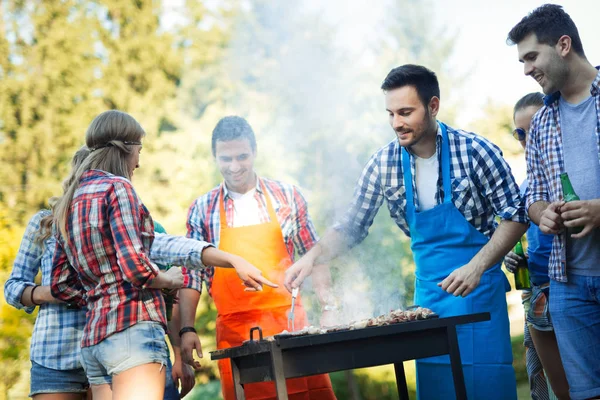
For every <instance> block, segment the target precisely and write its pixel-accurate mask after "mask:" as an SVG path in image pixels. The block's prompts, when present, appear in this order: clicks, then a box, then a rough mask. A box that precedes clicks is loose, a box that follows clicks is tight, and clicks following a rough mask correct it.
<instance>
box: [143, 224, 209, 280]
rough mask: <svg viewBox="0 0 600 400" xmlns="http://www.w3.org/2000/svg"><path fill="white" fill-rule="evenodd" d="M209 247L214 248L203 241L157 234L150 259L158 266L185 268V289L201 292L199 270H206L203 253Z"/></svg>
mask: <svg viewBox="0 0 600 400" xmlns="http://www.w3.org/2000/svg"><path fill="white" fill-rule="evenodd" d="M207 247H214V246H213V245H212V244H210V243H208V242H205V241H203V240H195V239H188V238H185V237H182V236H173V235H168V234H161V233H157V234H156V235H155V236H154V242H153V243H152V247H151V248H150V259H151V260H152V261H153V262H155V263H158V264H172V265H177V266H181V267H185V268H184V269H183V273H184V287H186V288H190V289H196V290H198V291H201V290H202V278H201V274H200V273H199V272H200V271H198V270H203V269H204V268H206V266H205V265H204V264H202V252H203V251H204V249H206V248H207Z"/></svg>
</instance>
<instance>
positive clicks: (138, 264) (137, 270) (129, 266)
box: [108, 181, 158, 288]
mask: <svg viewBox="0 0 600 400" xmlns="http://www.w3.org/2000/svg"><path fill="white" fill-rule="evenodd" d="M108 210H109V211H108V214H109V221H110V228H111V233H112V239H113V243H114V246H115V250H116V255H117V263H118V265H119V268H120V269H121V271H122V273H123V279H125V280H126V281H127V282H129V283H131V284H132V285H133V286H136V287H139V288H146V287H147V286H148V285H149V284H150V283H151V281H152V279H153V278H154V277H155V276H156V275H158V267H157V266H156V265H155V264H154V263H152V262H151V261H150V259H149V257H148V256H147V255H146V253H145V251H144V246H143V244H142V240H141V238H142V231H141V221H140V220H141V211H140V210H141V204H140V201H139V199H138V197H137V195H136V194H135V192H134V191H133V188H132V186H131V184H129V183H128V182H122V181H119V182H115V183H113V186H112V190H111V191H110V193H109V194H108Z"/></svg>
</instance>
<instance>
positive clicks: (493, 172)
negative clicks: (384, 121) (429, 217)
mask: <svg viewBox="0 0 600 400" xmlns="http://www.w3.org/2000/svg"><path fill="white" fill-rule="evenodd" d="M436 140H437V146H436V147H437V156H438V161H439V165H440V169H441V165H442V162H441V147H442V146H441V143H442V131H441V128H439V127H438V132H437V139H436ZM448 140H449V147H450V179H451V188H452V202H453V203H454V205H455V206H456V208H457V209H458V210H459V211H460V213H461V214H462V215H463V216H464V217H465V219H466V220H467V221H468V222H469V223H470V224H471V225H472V226H473V227H475V228H476V229H477V230H478V231H479V232H481V233H482V234H484V235H485V236H487V237H488V238H489V237H491V236H492V234H493V233H494V231H495V229H496V225H497V223H496V221H495V219H494V217H495V216H499V217H500V218H501V219H503V220H510V221H515V222H520V223H526V222H528V219H527V214H526V212H525V208H524V202H523V200H522V199H521V196H520V194H519V187H518V185H517V184H516V182H515V179H514V177H513V175H512V173H511V170H510V167H509V166H508V164H507V163H506V161H505V160H504V158H503V157H502V152H501V151H500V149H499V148H498V147H497V146H496V145H494V144H493V143H491V142H490V141H489V140H487V139H485V138H483V137H481V136H479V135H476V134H474V133H469V132H465V131H462V130H456V129H453V128H451V127H448ZM401 154H402V151H401V147H400V145H399V143H398V140H396V139H394V140H392V141H391V142H390V143H388V144H387V145H385V146H384V147H382V148H381V149H379V150H378V151H377V152H376V153H375V154H373V156H371V158H370V159H369V161H368V162H367V165H366V166H365V168H364V169H363V172H362V174H361V176H360V178H359V180H358V183H357V185H356V188H355V191H354V197H353V199H352V203H351V205H350V208H349V209H348V211H347V212H346V213H345V214H344V216H343V217H342V219H341V221H339V222H338V223H337V224H336V225H335V227H334V228H335V229H336V230H338V231H342V232H344V233H345V235H346V236H347V238H348V241H349V244H350V245H351V246H353V245H356V244H358V243H360V242H361V241H362V240H364V239H365V238H366V237H367V235H368V232H369V228H370V226H371V225H372V224H373V220H374V218H375V216H376V215H377V212H378V211H379V208H380V207H381V205H382V204H383V201H384V200H386V202H387V207H388V210H389V212H390V216H391V217H392V219H393V220H394V222H396V225H398V227H399V228H400V229H401V230H402V231H403V232H404V233H405V234H406V235H408V236H410V230H409V227H408V223H407V221H406V195H405V187H404V179H403V168H402V162H401V157H402V156H401ZM410 163H411V171H412V176H413V182H412V184H413V193H415V196H414V203H415V204H414V206H415V209H416V210H417V211H419V199H418V196H419V194H418V191H417V186H416V182H415V179H414V177H415V176H416V171H415V157H414V155H412V154H411V155H410ZM441 176H442V174H441V170H440V171H439V173H438V181H437V193H436V196H435V201H436V204H440V203H441V199H443V195H444V193H443V192H444V189H443V185H442V179H441Z"/></svg>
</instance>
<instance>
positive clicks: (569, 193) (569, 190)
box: [560, 172, 583, 233]
mask: <svg viewBox="0 0 600 400" xmlns="http://www.w3.org/2000/svg"><path fill="white" fill-rule="evenodd" d="M560 183H561V184H562V191H563V199H564V201H565V202H567V203H568V202H569V201H576V200H580V199H579V196H577V194H576V193H575V190H573V185H571V180H570V179H569V174H567V173H566V172H565V173H563V174H560ZM568 230H569V231H571V233H580V232H581V231H582V230H583V227H581V226H577V227H575V228H570V229H568Z"/></svg>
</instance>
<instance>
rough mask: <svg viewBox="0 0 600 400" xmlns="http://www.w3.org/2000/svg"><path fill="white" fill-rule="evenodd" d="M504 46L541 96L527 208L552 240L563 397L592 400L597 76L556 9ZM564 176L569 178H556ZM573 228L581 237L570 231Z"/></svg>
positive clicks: (598, 346)
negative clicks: (565, 385)
mask: <svg viewBox="0 0 600 400" xmlns="http://www.w3.org/2000/svg"><path fill="white" fill-rule="evenodd" d="M508 41H509V43H512V44H516V45H517V49H518V55H519V60H520V61H521V62H522V63H523V64H524V72H525V75H529V76H531V77H532V78H534V79H535V80H536V81H537V82H538V83H539V84H540V86H541V87H542V89H543V91H544V93H545V94H546V97H545V99H544V103H545V106H544V107H543V108H542V109H541V110H540V111H539V112H538V113H537V114H536V115H535V116H534V118H533V121H532V123H531V127H530V131H529V135H528V138H527V151H526V158H527V178H528V180H529V192H528V196H527V207H528V213H529V216H530V218H531V220H532V221H533V222H535V223H536V224H537V225H539V227H540V230H541V231H542V232H544V233H548V234H552V235H554V241H553V244H552V253H551V255H550V263H549V275H550V279H551V281H550V292H551V293H552V301H551V302H550V315H551V317H552V322H553V323H554V329H555V332H556V338H557V340H558V347H559V349H560V355H561V358H562V361H563V365H564V368H565V372H566V375H567V380H568V382H569V393H570V396H571V398H572V399H575V400H577V399H589V398H598V397H599V396H600V362H598V360H599V359H600V229H598V228H599V227H600V157H599V156H600V148H599V146H600V73H599V72H598V70H597V69H596V68H594V66H593V65H592V64H591V63H590V62H589V61H588V60H587V58H586V56H585V53H584V50H583V46H582V43H581V39H580V37H579V33H578V31H577V27H576V26H575V23H574V22H573V20H572V19H571V18H570V17H569V15H568V14H567V13H565V12H564V10H563V9H562V7H561V6H557V5H552V4H546V5H543V6H541V7H539V8H537V9H535V10H534V11H533V12H531V13H530V14H529V15H527V16H526V17H525V18H523V19H522V20H521V21H520V22H519V23H518V24H517V25H516V26H515V27H514V28H513V29H512V30H511V31H510V33H509V34H508ZM564 173H567V174H568V177H569V178H570V179H569V181H567V179H566V176H564V175H563V178H562V179H561V174H564ZM563 183H564V186H563ZM568 183H570V184H571V185H568ZM568 186H572V187H571V188H569V187H568ZM569 189H574V191H575V192H576V193H577V195H579V197H580V198H581V200H575V201H566V200H569V198H570V197H572V193H568V192H569ZM565 192H566V193H565ZM571 192H572V190H571ZM565 194H566V196H565ZM577 227H581V229H582V230H581V232H580V233H574V231H573V229H574V228H577Z"/></svg>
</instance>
